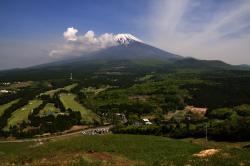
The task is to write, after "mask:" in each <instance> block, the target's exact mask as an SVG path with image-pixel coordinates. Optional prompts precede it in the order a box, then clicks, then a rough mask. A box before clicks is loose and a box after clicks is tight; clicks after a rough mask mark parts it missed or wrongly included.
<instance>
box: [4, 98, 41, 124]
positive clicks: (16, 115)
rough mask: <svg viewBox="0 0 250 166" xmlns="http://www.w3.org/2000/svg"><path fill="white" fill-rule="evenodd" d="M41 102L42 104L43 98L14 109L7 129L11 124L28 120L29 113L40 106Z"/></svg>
mask: <svg viewBox="0 0 250 166" xmlns="http://www.w3.org/2000/svg"><path fill="white" fill-rule="evenodd" d="M40 104H42V101H41V100H37V99H34V100H31V101H30V102H29V104H27V105H25V106H24V107H22V108H19V109H18V110H16V111H14V112H13V113H12V115H11V117H10V118H9V119H8V125H7V126H6V128H5V129H8V128H9V127H10V126H14V125H17V124H18V123H21V122H22V121H27V120H28V116H29V113H30V112H31V111H32V109H34V108H36V107H38V106H39V105H40Z"/></svg>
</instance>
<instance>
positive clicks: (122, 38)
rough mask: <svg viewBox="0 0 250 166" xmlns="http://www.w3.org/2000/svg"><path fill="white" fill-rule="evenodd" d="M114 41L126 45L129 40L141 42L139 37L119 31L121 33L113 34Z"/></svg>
mask: <svg viewBox="0 0 250 166" xmlns="http://www.w3.org/2000/svg"><path fill="white" fill-rule="evenodd" d="M114 40H115V41H117V42H118V43H119V44H122V45H123V44H124V45H128V44H130V43H131V42H135V41H136V42H140V43H143V42H142V41H141V40H140V39H138V38H137V37H135V36H133V35H131V34H129V33H121V34H117V35H115V38H114Z"/></svg>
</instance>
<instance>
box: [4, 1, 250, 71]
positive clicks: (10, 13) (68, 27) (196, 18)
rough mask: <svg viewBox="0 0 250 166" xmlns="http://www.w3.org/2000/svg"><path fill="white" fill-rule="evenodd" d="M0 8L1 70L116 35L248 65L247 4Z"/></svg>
mask: <svg viewBox="0 0 250 166" xmlns="http://www.w3.org/2000/svg"><path fill="white" fill-rule="evenodd" d="M0 8H1V10H0V21H1V22H2V25H1V27H0V58H1V62H0V69H8V68H16V67H25V66H33V65H36V64H42V63H47V62H51V61H56V60H58V57H62V56H58V55H59V54H61V55H62V54H65V55H64V56H75V55H76V54H77V55H80V54H81V53H82V54H83V53H84V52H85V51H86V50H88V51H89V50H96V49H97V47H98V49H100V48H103V47H107V46H111V45H113V44H115V43H112V42H113V41H112V40H111V41H110V39H111V38H112V36H114V35H115V34H118V33H129V34H132V35H134V36H136V37H137V38H139V39H141V40H143V41H144V42H145V43H148V44H151V45H153V46H155V47H158V48H161V49H163V50H166V51H168V52H172V53H175V54H179V55H182V56H185V57H195V58H198V59H218V60H222V61H225V62H227V63H230V64H250V58H249V52H250V50H249V49H250V48H249V47H248V45H249V43H250V31H249V29H250V28H249V27H250V20H249V18H250V17H249V15H250V14H249V13H250V2H249V1H248V0H221V1H216V0H204V1H198V0H180V1H173V0H165V1H163V0H160V1H152V0H148V1H144V0H139V1H136V3H134V2H133V1H112V0H111V1H105V2H102V1H97V2H95V1H90V0H86V1H77V0H76V1H71V2H69V1H60V2H58V1H36V2H34V1H32V0H27V1H25V3H23V2H19V1H1V2H0ZM65 32H68V35H70V33H71V35H73V36H67V35H66V37H65V35H63V34H65ZM74 35H76V36H78V40H77V41H76V40H75V39H76V38H74V37H76V36H74ZM84 36H85V37H84ZM84 38H85V39H84ZM87 38H88V41H86V39H87ZM90 40H97V41H98V44H97V43H95V44H94V46H93V45H92V44H93V41H90ZM89 42H91V43H89ZM94 47H95V48H94ZM73 50H74V51H73ZM62 52H63V53H62ZM56 54H57V55H56ZM66 54H67V55H66Z"/></svg>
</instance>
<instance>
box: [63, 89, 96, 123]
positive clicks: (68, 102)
mask: <svg viewBox="0 0 250 166" xmlns="http://www.w3.org/2000/svg"><path fill="white" fill-rule="evenodd" d="M75 98H76V95H74V94H72V93H62V94H60V100H61V101H62V103H63V105H64V107H65V108H66V109H68V108H70V109H72V110H73V111H79V112H80V113H81V115H82V118H83V120H84V121H85V122H87V123H88V122H89V123H93V121H94V119H95V120H98V118H97V115H96V114H95V113H93V112H92V111H91V110H89V109H87V108H85V107H84V106H82V105H81V104H80V103H78V102H77V101H76V100H75Z"/></svg>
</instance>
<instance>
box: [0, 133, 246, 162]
mask: <svg viewBox="0 0 250 166" xmlns="http://www.w3.org/2000/svg"><path fill="white" fill-rule="evenodd" d="M217 144H218V143H217ZM208 146H211V147H214V143H213V144H211V145H210V144H209V145H208ZM0 149H1V150H0V160H1V161H2V164H11V163H15V164H30V165H240V164H241V165H248V164H250V159H249V155H250V151H249V149H243V148H241V147H240V144H239V146H238V147H234V146H229V145H228V144H227V146H223V144H222V145H221V146H220V151H219V152H218V153H217V154H215V155H214V156H212V157H211V156H210V157H205V158H199V157H195V156H193V154H196V153H199V152H200V151H201V150H202V149H203V148H202V146H201V145H200V144H198V143H190V141H189V142H187V141H181V140H173V139H169V138H164V137H155V136H136V135H104V136H82V135H79V136H74V137H70V138H65V139H59V140H55V141H51V142H47V143H46V142H44V144H38V143H27V142H26V143H7V144H0Z"/></svg>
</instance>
